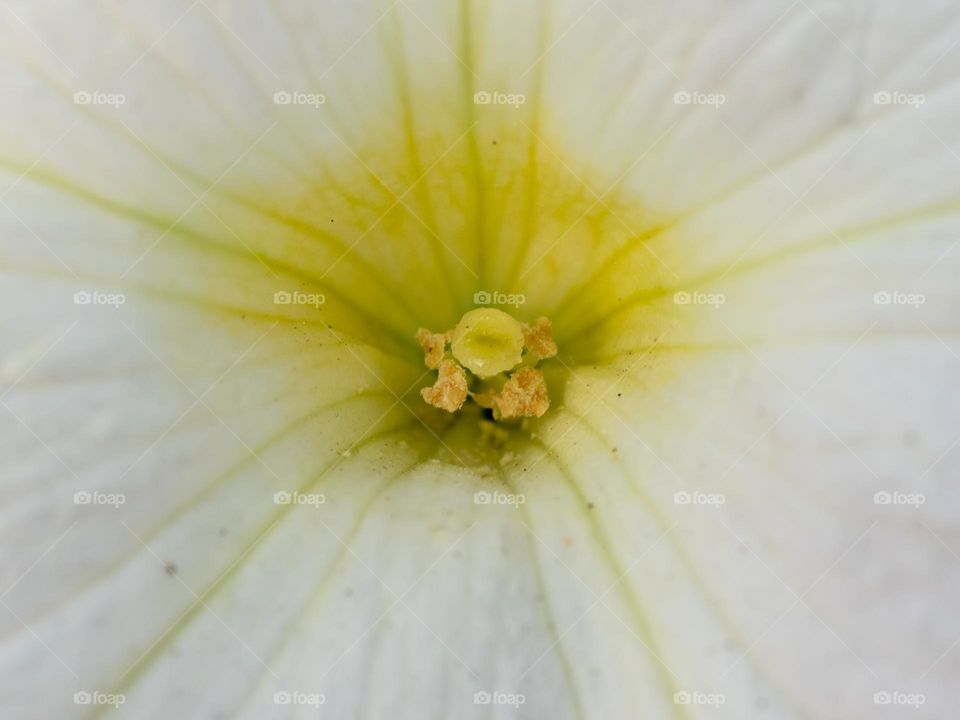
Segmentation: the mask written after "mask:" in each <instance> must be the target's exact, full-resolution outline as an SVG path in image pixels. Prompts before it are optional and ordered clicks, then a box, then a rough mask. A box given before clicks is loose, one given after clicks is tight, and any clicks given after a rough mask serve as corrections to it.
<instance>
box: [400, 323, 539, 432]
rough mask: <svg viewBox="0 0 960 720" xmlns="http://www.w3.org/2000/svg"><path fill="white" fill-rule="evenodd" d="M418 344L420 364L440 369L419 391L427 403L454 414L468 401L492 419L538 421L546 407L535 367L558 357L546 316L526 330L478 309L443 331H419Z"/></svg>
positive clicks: (521, 324)
mask: <svg viewBox="0 0 960 720" xmlns="http://www.w3.org/2000/svg"><path fill="white" fill-rule="evenodd" d="M417 340H418V341H419V342H420V345H421V346H422V347H423V351H424V363H425V364H426V365H427V367H429V368H431V369H434V370H438V371H439V372H438V374H437V381H436V382H435V383H434V384H433V386H432V387H427V388H423V389H422V390H421V391H420V395H421V397H422V398H423V399H424V401H425V402H426V403H427V404H428V405H432V406H433V407H436V408H440V409H441V410H446V411H447V412H451V413H453V412H457V411H458V410H460V409H461V408H462V407H463V404H464V402H466V400H467V398H468V397H470V398H472V399H473V401H474V402H475V403H476V404H477V405H479V406H480V407H481V408H484V409H485V410H488V411H490V414H491V415H492V417H493V419H494V420H510V419H514V418H526V417H540V416H542V415H543V414H544V413H545V412H546V411H547V409H548V408H549V407H550V397H549V395H548V394H547V382H546V380H545V378H544V375H543V372H542V371H540V370H537V369H536V368H535V365H536V364H537V363H538V362H539V361H540V360H545V359H548V358H551V357H553V356H554V355H556V354H557V346H556V343H555V342H554V341H553V333H552V326H551V324H550V321H549V320H548V319H547V318H544V317H541V318H539V319H537V321H536V322H535V323H534V324H533V325H532V326H531V325H526V324H524V323H521V322H519V321H518V320H516V319H514V318H513V317H512V316H510V315H509V314H507V313H505V312H503V311H502V310H497V309H494V308H477V309H476V310H470V311H469V312H467V313H466V314H464V316H463V317H462V318H461V319H460V322H458V323H457V326H456V327H455V328H453V330H450V331H448V332H445V333H435V332H431V331H429V330H427V329H425V328H420V330H419V331H418V332H417ZM448 343H449V344H450V351H449V353H448V352H447V350H446V347H447V344H448ZM467 371H469V375H468V372H467Z"/></svg>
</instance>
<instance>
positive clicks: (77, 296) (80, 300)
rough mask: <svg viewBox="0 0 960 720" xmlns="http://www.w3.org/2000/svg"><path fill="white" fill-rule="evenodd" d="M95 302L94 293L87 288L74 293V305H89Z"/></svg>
mask: <svg viewBox="0 0 960 720" xmlns="http://www.w3.org/2000/svg"><path fill="white" fill-rule="evenodd" d="M92 302H93V295H92V294H91V293H89V292H87V291H86V290H78V291H77V292H75V293H74V294H73V304H74V305H89V304H90V303H92Z"/></svg>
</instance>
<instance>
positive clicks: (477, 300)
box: [473, 290, 492, 305]
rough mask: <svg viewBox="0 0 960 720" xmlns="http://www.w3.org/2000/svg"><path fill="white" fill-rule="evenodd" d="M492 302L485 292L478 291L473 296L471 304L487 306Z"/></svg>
mask: <svg viewBox="0 0 960 720" xmlns="http://www.w3.org/2000/svg"><path fill="white" fill-rule="evenodd" d="M491 300H492V298H491V296H490V293H488V292H487V291H486V290H480V291H479V292H475V293H474V294H473V304H474V305H489V304H490V301H491Z"/></svg>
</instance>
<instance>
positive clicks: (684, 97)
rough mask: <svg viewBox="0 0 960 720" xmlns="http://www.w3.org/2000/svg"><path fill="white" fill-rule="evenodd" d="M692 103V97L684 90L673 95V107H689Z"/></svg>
mask: <svg viewBox="0 0 960 720" xmlns="http://www.w3.org/2000/svg"><path fill="white" fill-rule="evenodd" d="M692 102H693V95H691V94H690V93H689V92H687V91H686V90H681V91H680V92H675V93H674V94H673V104H674V105H689V104H690V103H692Z"/></svg>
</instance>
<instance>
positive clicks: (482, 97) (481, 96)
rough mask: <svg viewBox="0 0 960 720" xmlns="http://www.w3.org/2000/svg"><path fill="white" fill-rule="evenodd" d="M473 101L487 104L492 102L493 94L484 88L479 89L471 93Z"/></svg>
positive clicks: (476, 103) (477, 103)
mask: <svg viewBox="0 0 960 720" xmlns="http://www.w3.org/2000/svg"><path fill="white" fill-rule="evenodd" d="M473 102H474V104H475V105H489V104H490V103H492V102H493V95H491V94H490V93H488V92H487V91H486V90H480V91H478V92H475V93H474V94H473Z"/></svg>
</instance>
